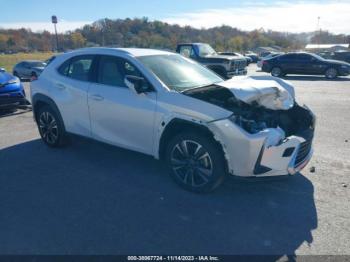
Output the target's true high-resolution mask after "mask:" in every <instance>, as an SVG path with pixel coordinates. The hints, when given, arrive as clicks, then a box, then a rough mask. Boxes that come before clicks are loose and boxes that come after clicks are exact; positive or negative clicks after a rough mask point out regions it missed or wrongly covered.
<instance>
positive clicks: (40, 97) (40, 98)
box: [32, 94, 66, 130]
mask: <svg viewBox="0 0 350 262" xmlns="http://www.w3.org/2000/svg"><path fill="white" fill-rule="evenodd" d="M40 104H46V105H48V106H50V108H51V109H52V110H53V111H55V113H56V114H57V116H58V118H59V120H60V122H61V123H62V124H63V128H64V130H66V128H65V125H64V121H63V118H62V115H61V113H60V110H59V109H58V106H57V105H56V103H55V101H54V100H53V99H52V98H50V97H48V96H46V95H44V94H35V95H34V96H33V97H32V108H33V115H34V120H35V121H37V119H36V114H37V113H38V110H39V109H40V106H39V105H40Z"/></svg>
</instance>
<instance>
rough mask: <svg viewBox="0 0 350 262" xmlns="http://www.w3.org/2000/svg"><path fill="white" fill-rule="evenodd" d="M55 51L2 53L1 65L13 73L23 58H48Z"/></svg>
mask: <svg viewBox="0 0 350 262" xmlns="http://www.w3.org/2000/svg"><path fill="white" fill-rule="evenodd" d="M53 55H54V53H52V52H48V53H39V52H38V53H28V54H27V53H17V54H11V55H5V54H0V67H3V68H5V69H6V71H7V72H9V73H12V69H13V67H14V65H15V64H17V63H18V62H20V61H23V60H42V61H44V60H46V59H48V58H50V57H51V56H53Z"/></svg>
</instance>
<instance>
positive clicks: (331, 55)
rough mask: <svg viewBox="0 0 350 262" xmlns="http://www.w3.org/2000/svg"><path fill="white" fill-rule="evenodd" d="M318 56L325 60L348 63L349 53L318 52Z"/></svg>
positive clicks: (349, 59) (349, 61)
mask: <svg viewBox="0 0 350 262" xmlns="http://www.w3.org/2000/svg"><path fill="white" fill-rule="evenodd" d="M318 55H319V56H322V57H323V58H325V59H333V60H339V61H344V62H347V63H350V51H336V52H328V51H327V52H320V53H318Z"/></svg>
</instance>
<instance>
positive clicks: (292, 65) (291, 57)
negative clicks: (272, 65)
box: [274, 54, 298, 74]
mask: <svg viewBox="0 0 350 262" xmlns="http://www.w3.org/2000/svg"><path fill="white" fill-rule="evenodd" d="M274 59H277V61H278V66H280V67H281V69H282V71H283V72H284V73H286V74H296V73H297V72H298V67H297V64H296V54H286V55H282V56H279V57H277V58H274Z"/></svg>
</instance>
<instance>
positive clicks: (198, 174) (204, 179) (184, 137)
mask: <svg viewBox="0 0 350 262" xmlns="http://www.w3.org/2000/svg"><path fill="white" fill-rule="evenodd" d="M165 154H166V155H165V160H166V164H167V167H168V169H169V172H170V175H171V177H172V178H173V179H174V180H175V182H176V183H177V184H179V185H180V186H181V187H182V188H184V189H186V190H188V191H192V192H196V193H207V192H210V191H213V190H214V189H215V188H217V187H218V186H219V185H220V184H221V183H222V182H223V180H224V178H225V176H226V162H225V161H226V160H225V158H224V155H223V152H222V149H221V148H220V146H219V145H218V144H217V142H215V141H214V140H213V139H212V138H208V136H204V135H201V134H195V133H192V132H186V133H182V134H179V135H177V136H175V137H174V138H173V139H171V141H170V142H169V143H168V145H167V149H166V153H165Z"/></svg>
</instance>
